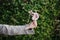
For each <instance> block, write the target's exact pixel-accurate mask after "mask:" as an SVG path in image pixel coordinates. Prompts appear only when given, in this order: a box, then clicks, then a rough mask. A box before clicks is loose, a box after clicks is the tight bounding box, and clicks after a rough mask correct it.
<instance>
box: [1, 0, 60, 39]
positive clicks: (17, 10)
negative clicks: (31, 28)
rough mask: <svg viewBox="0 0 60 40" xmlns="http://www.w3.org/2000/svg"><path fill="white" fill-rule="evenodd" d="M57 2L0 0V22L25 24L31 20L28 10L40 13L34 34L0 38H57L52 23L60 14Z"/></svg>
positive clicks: (54, 0)
mask: <svg viewBox="0 0 60 40" xmlns="http://www.w3.org/2000/svg"><path fill="white" fill-rule="evenodd" d="M59 4H60V0H0V24H9V25H24V24H27V23H29V22H31V16H30V15H29V13H28V11H30V10H33V11H34V12H37V13H39V15H40V18H39V19H38V27H37V28H36V29H35V34H33V35H18V36H0V40H57V39H55V38H54V28H55V27H54V25H55V24H54V23H55V18H56V17H57V16H59V15H60V11H59V10H60V5H59ZM58 40H59V39H58Z"/></svg>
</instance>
